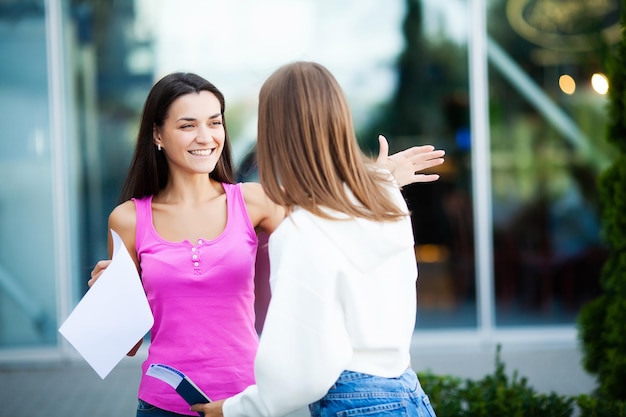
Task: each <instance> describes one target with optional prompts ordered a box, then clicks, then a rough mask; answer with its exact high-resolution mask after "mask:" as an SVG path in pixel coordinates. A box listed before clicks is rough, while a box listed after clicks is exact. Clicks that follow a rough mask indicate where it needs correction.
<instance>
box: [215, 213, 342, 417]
mask: <svg viewBox="0 0 626 417" xmlns="http://www.w3.org/2000/svg"><path fill="white" fill-rule="evenodd" d="M285 221H289V220H288V219H287V220H285ZM285 226H287V225H285ZM288 227H290V229H289V230H282V231H281V236H280V238H281V240H280V241H278V242H271V243H275V244H274V245H271V246H270V270H271V272H270V276H271V278H270V279H271V284H272V297H271V301H270V305H269V307H268V312H267V316H266V319H265V324H264V327H263V331H262V334H261V338H260V342H259V350H258V352H257V356H256V360H255V378H256V385H252V386H250V387H248V388H247V389H246V390H245V391H244V392H242V393H240V394H238V395H236V396H234V397H232V398H230V399H228V400H226V401H225V403H224V406H223V411H224V416H225V417H244V416H246V417H249V416H259V417H263V416H268V417H269V416H283V415H285V414H288V413H290V412H292V411H295V410H297V409H299V408H302V407H305V406H306V405H308V404H310V403H312V402H315V401H317V400H318V399H320V398H321V397H323V396H324V395H325V394H326V392H327V391H328V389H329V388H330V387H331V386H332V385H333V383H334V382H335V381H336V380H337V378H338V377H339V374H341V372H342V371H343V370H344V369H345V366H346V365H347V364H348V362H349V361H350V359H351V357H352V347H351V343H350V341H349V338H348V334H347V331H346V328H345V320H344V318H343V311H342V307H341V305H340V303H339V301H338V299H337V296H336V295H337V294H336V291H337V285H336V277H337V274H338V271H337V270H336V267H335V266H334V265H333V261H332V259H328V256H323V254H322V253H321V251H322V250H323V249H319V248H320V245H319V244H318V245H316V242H315V238H314V234H310V233H304V234H303V233H301V231H298V229H296V228H295V227H292V225H288ZM284 232H289V233H284Z"/></svg>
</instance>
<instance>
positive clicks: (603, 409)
mask: <svg viewBox="0 0 626 417" xmlns="http://www.w3.org/2000/svg"><path fill="white" fill-rule="evenodd" d="M576 404H577V405H578V409H579V411H580V414H579V417H626V401H606V400H602V399H600V398H598V397H592V396H590V395H586V394H581V395H579V396H578V397H576Z"/></svg>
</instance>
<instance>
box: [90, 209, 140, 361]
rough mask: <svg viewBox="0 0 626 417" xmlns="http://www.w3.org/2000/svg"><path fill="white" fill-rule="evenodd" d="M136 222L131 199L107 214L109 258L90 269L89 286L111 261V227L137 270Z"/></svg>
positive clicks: (134, 347) (133, 354) (131, 353)
mask: <svg viewBox="0 0 626 417" xmlns="http://www.w3.org/2000/svg"><path fill="white" fill-rule="evenodd" d="M136 223H137V215H136V213H135V204H134V203H133V202H132V201H127V202H125V203H123V204H120V205H119V206H117V207H116V208H115V209H114V210H113V211H112V212H111V214H110V215H109V233H108V250H109V259H106V260H100V261H98V262H97V263H96V265H95V266H94V268H93V270H92V271H91V279H90V280H89V281H88V284H89V287H91V286H92V285H93V284H94V283H95V282H96V281H97V280H98V278H100V276H101V275H102V273H103V272H104V270H105V269H106V268H107V267H108V266H109V264H110V263H111V257H112V255H113V237H112V236H111V229H113V230H115V232H116V233H117V234H118V235H119V236H120V238H121V239H122V242H124V245H125V246H126V249H127V250H128V253H129V254H130V257H131V259H132V260H133V262H134V263H135V266H136V267H137V271H139V261H138V259H137V251H136V249H135V228H136ZM142 342H143V339H141V340H139V341H138V342H137V344H136V345H135V346H133V348H132V349H131V350H130V351H129V352H128V353H127V355H128V356H135V354H136V353H137V350H139V347H140V346H141V344H142Z"/></svg>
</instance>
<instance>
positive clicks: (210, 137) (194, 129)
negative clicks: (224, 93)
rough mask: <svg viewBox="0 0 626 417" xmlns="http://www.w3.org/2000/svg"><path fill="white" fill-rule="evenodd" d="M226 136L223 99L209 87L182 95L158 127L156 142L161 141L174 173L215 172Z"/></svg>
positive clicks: (156, 129)
mask: <svg viewBox="0 0 626 417" xmlns="http://www.w3.org/2000/svg"><path fill="white" fill-rule="evenodd" d="M225 137H226V133H225V130H224V124H223V118H222V113H221V106H220V102H219V100H218V99H217V97H216V96H215V95H214V94H213V93H210V92H208V91H200V92H199V93H197V94H196V93H191V94H185V95H183V96H180V97H178V98H177V99H176V100H174V101H173V102H172V104H171V105H170V108H169V110H168V113H167V116H166V118H165V120H164V122H163V125H162V126H155V128H154V143H155V144H156V145H161V148H162V152H165V155H166V157H167V161H168V165H169V167H170V170H171V172H172V173H173V172H176V171H183V172H187V173H195V174H207V173H210V172H212V171H213V169H215V165H216V164H217V161H218V160H219V158H220V154H221V153H222V148H223V146H224V140H225Z"/></svg>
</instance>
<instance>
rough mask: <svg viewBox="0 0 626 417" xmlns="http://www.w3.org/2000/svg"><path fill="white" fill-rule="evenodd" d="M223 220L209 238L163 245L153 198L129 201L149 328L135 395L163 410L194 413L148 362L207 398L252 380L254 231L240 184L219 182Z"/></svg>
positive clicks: (255, 338) (233, 390)
mask: <svg viewBox="0 0 626 417" xmlns="http://www.w3.org/2000/svg"><path fill="white" fill-rule="evenodd" d="M222 185H223V187H224V190H225V192H226V201H227V206H228V220H227V222H226V227H225V228H224V231H223V232H222V233H221V234H220V235H219V236H218V237H217V238H215V239H213V240H205V239H200V240H198V241H197V242H189V241H183V242H169V241H166V240H164V239H163V238H161V237H160V236H159V235H158V233H157V232H156V230H155V228H154V224H153V222H152V208H151V202H152V196H149V197H145V198H142V199H134V201H135V207H136V209H137V241H136V247H137V256H138V259H139V263H140V266H141V276H142V282H143V286H144V289H145V291H146V295H147V297H148V302H149V304H150V308H151V309H152V314H153V315H154V326H153V327H152V330H151V331H150V346H149V348H148V358H147V359H146V361H145V362H144V363H143V366H142V371H143V372H142V377H141V382H140V384H139V394H138V396H139V398H141V399H142V400H143V401H146V402H148V403H150V404H152V405H154V406H157V407H159V408H162V409H164V410H168V411H173V412H175V413H179V414H188V415H197V413H194V412H192V411H189V405H188V404H187V403H186V402H185V401H184V400H183V399H182V398H180V396H179V395H178V394H177V393H176V392H175V391H174V390H173V389H172V388H171V387H170V386H169V385H167V384H165V383H164V382H162V381H160V380H158V379H156V378H153V377H150V376H146V375H145V371H146V369H147V368H148V366H149V365H150V364H151V363H163V364H166V365H170V366H173V367H175V368H177V369H179V370H181V371H182V372H184V373H185V374H187V375H188V376H189V377H190V378H191V379H192V380H193V381H194V382H195V383H196V384H197V385H198V386H199V387H200V388H201V389H202V390H203V391H204V392H205V393H206V394H207V395H208V396H209V397H210V398H211V399H212V400H219V399H223V398H227V397H230V396H232V395H234V394H236V393H238V392H240V391H242V390H243V389H245V388H246V387H247V386H249V385H251V384H254V367H253V365H254V356H255V354H256V350H257V346H258V335H257V332H256V330H255V326H254V321H255V314H254V263H255V256H256V250H257V242H258V241H257V235H256V233H255V230H254V227H253V226H252V223H251V221H250V218H249V217H248V213H247V211H246V207H245V204H244V200H243V195H242V192H241V184H222Z"/></svg>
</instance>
